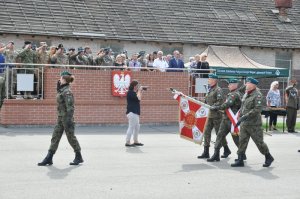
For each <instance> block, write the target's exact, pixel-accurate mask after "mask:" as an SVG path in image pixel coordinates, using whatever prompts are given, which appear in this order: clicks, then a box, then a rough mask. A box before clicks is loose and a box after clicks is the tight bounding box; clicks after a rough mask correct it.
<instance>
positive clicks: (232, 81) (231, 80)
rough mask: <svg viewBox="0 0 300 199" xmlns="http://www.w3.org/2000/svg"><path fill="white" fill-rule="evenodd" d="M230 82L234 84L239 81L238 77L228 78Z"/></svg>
mask: <svg viewBox="0 0 300 199" xmlns="http://www.w3.org/2000/svg"><path fill="white" fill-rule="evenodd" d="M227 82H228V84H234V83H238V80H237V79H234V78H230V79H228V80H227Z"/></svg>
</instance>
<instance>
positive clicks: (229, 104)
mask: <svg viewBox="0 0 300 199" xmlns="http://www.w3.org/2000/svg"><path fill="white" fill-rule="evenodd" d="M228 83H229V84H228V88H229V91H230V92H229V93H228V94H227V98H226V101H225V102H224V103H223V104H222V105H221V106H212V107H211V109H210V110H225V109H226V111H225V112H224V115H223V118H222V121H221V125H220V128H219V132H218V134H217V139H216V143H215V152H214V154H213V156H212V157H211V158H210V159H207V161H208V162H213V161H220V148H221V146H222V141H223V139H225V138H226V136H227V134H228V133H229V132H230V131H231V126H232V125H233V124H232V121H231V119H230V117H234V115H236V114H237V112H238V111H239V109H240V107H241V103H242V102H241V94H240V92H239V91H238V90H237V88H238V80H237V79H229V80H228ZM230 113H233V114H234V115H231V116H230V115H228V114H230ZM232 133H233V132H232ZM232 139H233V141H234V143H235V145H236V146H237V147H238V146H239V136H238V134H234V135H233V134H232ZM225 149H226V150H225ZM224 150H225V151H224V155H222V156H221V158H227V157H228V155H229V154H231V151H230V150H229V148H228V146H227V145H226V146H225V147H224ZM225 152H226V153H225Z"/></svg>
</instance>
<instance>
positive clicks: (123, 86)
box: [114, 73, 130, 95]
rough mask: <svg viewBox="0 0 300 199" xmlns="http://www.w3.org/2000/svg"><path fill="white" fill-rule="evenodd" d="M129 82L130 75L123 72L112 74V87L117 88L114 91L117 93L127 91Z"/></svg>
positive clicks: (123, 93)
mask: <svg viewBox="0 0 300 199" xmlns="http://www.w3.org/2000/svg"><path fill="white" fill-rule="evenodd" d="M120 76H121V77H120ZM129 84H130V75H128V74H127V75H124V73H121V74H120V75H118V74H115V75H114V87H115V88H117V89H115V90H114V92H116V93H119V94H120V95H125V94H126V92H127V91H128V87H129Z"/></svg>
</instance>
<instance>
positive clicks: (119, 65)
mask: <svg viewBox="0 0 300 199" xmlns="http://www.w3.org/2000/svg"><path fill="white" fill-rule="evenodd" d="M124 65H125V64H124V63H122V64H119V63H117V62H115V63H114V66H117V67H123V66H124ZM118 69H119V70H124V69H123V68H118ZM112 70H114V69H113V68H112Z"/></svg>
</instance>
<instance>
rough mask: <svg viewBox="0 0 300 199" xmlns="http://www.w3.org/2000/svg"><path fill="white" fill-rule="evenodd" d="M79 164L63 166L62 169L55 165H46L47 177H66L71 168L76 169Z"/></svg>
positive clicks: (60, 178)
mask: <svg viewBox="0 0 300 199" xmlns="http://www.w3.org/2000/svg"><path fill="white" fill-rule="evenodd" d="M80 166H81V165H78V166H69V167H68V168H64V169H59V168H57V167H55V166H53V165H52V166H46V167H47V168H48V169H49V171H48V173H47V175H48V176H49V178H51V179H55V180H62V179H64V178H65V177H67V176H68V175H69V173H70V172H71V171H72V170H73V169H77V168H79V167H80Z"/></svg>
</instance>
